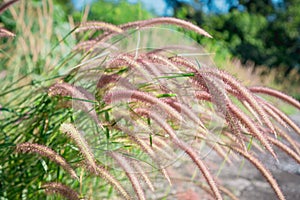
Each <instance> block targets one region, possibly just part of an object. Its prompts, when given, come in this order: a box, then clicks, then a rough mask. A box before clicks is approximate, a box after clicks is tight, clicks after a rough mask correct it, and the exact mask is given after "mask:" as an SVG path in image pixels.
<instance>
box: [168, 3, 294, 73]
mask: <svg viewBox="0 0 300 200" xmlns="http://www.w3.org/2000/svg"><path fill="white" fill-rule="evenodd" d="M195 2H198V4H197V6H195ZM201 2H202V3H199V1H190V2H187V1H179V0H176V1H172V0H166V3H167V4H168V5H169V6H171V7H172V8H173V10H174V16H176V17H179V18H184V19H189V20H192V21H194V22H195V23H197V24H198V25H199V26H201V27H205V28H206V29H207V30H209V32H210V33H211V34H212V35H213V36H214V38H216V39H217V40H219V41H220V40H221V41H225V46H226V47H228V49H229V50H230V52H231V53H232V54H233V56H236V57H239V58H240V59H241V60H242V61H243V62H247V61H249V60H251V61H253V62H255V63H256V65H266V66H269V67H270V68H275V67H281V68H282V67H283V68H284V69H286V70H285V73H286V74H288V73H289V72H290V71H291V70H292V69H297V70H298V71H300V56H299V55H300V12H299V10H300V0H282V1H272V0H239V1H232V0H229V1H226V4H225V5H224V6H223V7H224V9H223V10H220V8H218V7H217V6H216V5H217V0H206V1H201ZM223 7H222V8H223Z"/></svg>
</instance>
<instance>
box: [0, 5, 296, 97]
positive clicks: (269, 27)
mask: <svg viewBox="0 0 300 200" xmlns="http://www.w3.org/2000/svg"><path fill="white" fill-rule="evenodd" d="M39 2H40V1H35V3H36V4H38V3H39ZM54 5H55V6H54V7H55V12H54V13H53V14H52V15H53V20H54V21H55V28H56V29H57V30H61V28H60V27H59V26H66V25H63V24H66V23H67V22H68V21H69V20H70V16H72V20H74V21H75V22H74V23H75V24H76V23H78V22H80V21H86V20H99V21H106V22H110V23H114V24H121V23H125V22H129V21H134V20H139V19H149V18H152V17H155V16H174V17H177V18H181V19H186V20H189V21H192V22H193V23H195V24H197V25H199V26H200V27H202V28H204V29H205V30H207V31H208V32H209V33H211V35H213V37H214V39H212V40H211V39H207V38H202V37H199V36H197V35H195V34H192V33H191V35H190V36H191V37H192V38H194V39H195V40H197V41H199V43H201V44H202V45H204V46H206V49H207V51H209V52H211V53H214V55H215V56H214V59H215V63H216V64H217V65H218V66H219V67H221V68H226V69H228V70H229V71H232V73H236V71H237V70H241V71H244V69H243V68H245V67H248V69H246V71H247V73H246V75H245V77H242V78H241V79H242V80H247V76H248V75H249V73H248V72H249V71H251V72H252V73H254V74H255V77H256V78H255V80H256V81H257V79H260V80H261V81H262V82H263V83H264V84H268V85H269V86H271V87H275V88H277V89H280V90H286V91H287V92H288V93H289V94H291V95H293V96H294V97H296V98H297V99H300V89H299V88H300V87H299V85H300V84H299V83H300V78H299V73H300V56H299V55H300V12H298V11H299V10H300V0H251V1H250V0H220V1H219V0H201V1H199V0H159V1H156V2H155V3H153V1H150V0H127V1H126V0H54ZM85 12H86V13H85ZM0 23H1V24H3V25H5V26H6V27H7V28H9V29H10V30H13V31H14V30H15V31H18V28H22V27H21V26H19V25H18V24H17V20H16V19H15V18H13V17H12V16H11V14H10V12H9V11H7V12H6V13H4V14H2V15H1V16H0ZM3 25H2V26H3ZM42 41H43V40H42ZM43 42H45V41H43ZM51 42H52V43H53V44H54V43H55V41H54V40H52V41H51ZM2 46H3V43H2ZM50 46H51V45H50ZM5 48H6V47H3V48H1V50H2V51H5ZM1 57H3V55H2V56H1ZM1 59H2V58H1ZM19 59H21V58H20V57H19ZM228 60H230V61H234V62H233V63H230V62H228ZM236 61H238V62H236ZM1 62H2V63H3V61H1ZM237 63H238V64H237ZM231 65H232V66H233V67H231ZM1 68H3V65H2V66H1ZM231 68H233V69H231ZM257 77H259V78H257ZM244 78H245V79H244ZM248 79H249V80H250V79H252V78H248ZM259 83H260V82H258V83H256V84H259ZM254 84H255V83H254Z"/></svg>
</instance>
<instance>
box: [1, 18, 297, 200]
mask: <svg viewBox="0 0 300 200" xmlns="http://www.w3.org/2000/svg"><path fill="white" fill-rule="evenodd" d="M161 26H163V27H161ZM174 26H177V27H181V28H183V29H185V30H188V31H194V32H196V33H198V34H200V35H202V36H203V37H212V36H211V35H210V34H209V33H207V32H206V31H205V30H203V29H201V28H200V27H197V26H195V25H193V24H192V23H190V22H187V21H183V20H179V19H175V18H153V19H149V20H141V21H136V22H130V23H126V24H121V25H113V24H110V23H106V22H95V21H93V22H84V23H82V24H78V25H76V27H75V29H74V30H70V34H69V35H70V37H71V32H72V31H74V33H76V38H77V39H78V40H79V42H78V44H77V45H74V46H73V51H72V52H70V55H73V58H74V59H75V60H72V61H71V59H69V58H70V57H68V56H67V57H65V60H64V62H63V63H64V65H65V66H66V69H65V71H64V72H63V73H62V72H61V73H58V72H57V71H55V69H56V68H54V70H50V71H49V75H48V76H47V75H45V76H44V77H48V79H47V78H46V79H45V80H44V81H43V83H42V84H40V85H34V87H30V89H31V90H30V92H31V95H28V96H26V100H24V103H22V104H20V105H19V106H12V105H10V104H9V103H6V104H4V105H3V106H2V107H1V111H2V112H5V114H4V115H3V116H1V124H0V125H1V130H2V132H3V136H4V137H3V136H1V137H2V138H1V144H0V148H1V160H3V161H4V162H2V163H1V165H0V177H1V193H0V196H1V198H3V199H11V198H23V199H40V198H46V197H47V198H49V199H50V198H51V196H52V195H57V196H56V197H55V198H58V196H59V197H65V198H67V199H163V198H168V197H169V196H171V197H172V195H174V193H175V195H176V193H180V192H181V191H180V188H177V187H176V184H177V180H178V179H179V178H180V179H182V180H192V181H191V182H192V185H193V187H195V190H196V191H197V193H198V194H199V195H203V196H204V195H208V198H212V199H225V198H232V199H236V197H235V196H234V194H233V193H232V192H230V191H229V190H228V189H226V188H224V187H223V186H222V180H218V178H217V177H216V174H215V171H216V170H218V169H219V165H220V163H214V162H209V161H207V159H206V157H207V156H210V155H212V153H211V152H215V153H216V154H217V155H218V156H219V157H220V158H221V159H222V160H224V163H226V164H225V167H229V168H230V167H231V165H233V164H234V161H235V160H241V159H242V158H243V159H245V160H248V161H249V162H250V163H251V164H252V165H253V167H254V168H256V169H257V170H258V171H259V172H260V173H261V174H262V176H263V177H264V178H265V180H266V181H267V182H268V183H269V185H270V188H272V190H273V191H274V193H275V194H276V195H277V197H278V199H285V195H284V194H283V192H282V190H281V188H280V186H279V185H278V183H277V181H276V179H275V178H274V177H273V175H272V174H271V172H270V171H269V170H268V169H267V167H266V166H265V165H264V162H263V161H261V160H259V159H258V157H257V155H256V154H255V151H256V150H260V151H263V152H265V153H266V154H269V155H270V156H272V157H273V159H274V160H278V157H277V152H278V151H283V152H285V153H286V154H287V155H288V156H290V157H291V158H292V159H294V160H295V161H296V162H297V163H299V162H300V155H299V149H300V147H299V143H297V142H295V141H294V140H293V139H291V138H292V136H293V137H299V134H300V127H299V126H298V125H296V124H295V123H294V122H293V121H292V120H291V119H290V118H289V117H288V116H287V115H286V114H285V113H284V112H283V111H281V110H280V109H278V108H277V107H276V106H274V105H273V103H272V99H275V100H281V101H283V102H285V103H286V104H290V105H291V106H293V107H295V109H300V103H299V102H298V101H296V100H295V99H293V98H292V97H290V96H288V95H286V94H284V93H282V92H279V91H276V90H273V89H270V88H266V87H250V86H244V85H243V84H242V83H241V82H240V81H239V80H237V79H236V78H235V77H234V76H232V75H231V74H229V73H228V72H226V71H225V70H220V69H218V68H215V67H214V66H213V63H212V62H211V61H210V60H209V59H208V58H207V57H206V56H205V55H206V54H205V53H204V52H203V50H202V49H201V48H200V47H199V46H198V45H197V44H196V43H195V42H193V41H192V40H190V39H187V38H186V37H184V34H183V33H178V32H176V31H174V30H172V29H167V28H165V27H174ZM63 41H65V40H63ZM38 57H39V56H38ZM76 58H78V59H77V60H76ZM49 62H50V63H51V59H50V61H49ZM68 62H69V64H66V63H68ZM73 62H76V64H74V65H72V63H73ZM58 63H60V62H58ZM70 64H71V66H70ZM43 65H44V66H45V67H46V65H45V63H44V64H43ZM33 66H34V65H33ZM51 66H52V65H50V68H48V67H46V69H45V70H46V71H47V69H52V68H51ZM58 66H60V65H58ZM68 66H69V69H68V68H67V67H68ZM55 73H56V75H57V76H56V77H55V76H54V75H55ZM53 76H54V77H55V78H51V77H53ZM13 92H14V91H11V92H9V94H11V95H13ZM4 93H5V91H4ZM5 95H6V94H3V96H5ZM16 98H17V97H16ZM20 98H21V97H20ZM19 101H22V100H19ZM289 129H290V130H293V131H294V133H296V134H294V133H292V132H289V131H286V130H289ZM293 134H294V135H293ZM2 139H3V140H2ZM2 141H3V142H2ZM276 147H278V148H276ZM278 162H280V160H278ZM191 169H192V170H191ZM187 182H188V181H187Z"/></svg>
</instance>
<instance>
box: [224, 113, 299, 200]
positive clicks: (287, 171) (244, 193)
mask: <svg viewBox="0 0 300 200" xmlns="http://www.w3.org/2000/svg"><path fill="white" fill-rule="evenodd" d="M291 118H292V119H293V120H294V121H295V122H296V123H297V124H299V125H300V113H299V114H297V115H292V116H291ZM296 138H298V139H297V141H298V142H300V139H299V135H298V136H296V137H295V139H296ZM277 152H278V159H279V162H277V161H275V160H274V159H273V158H272V157H271V156H270V155H266V154H261V153H260V154H258V155H259V158H260V160H261V161H263V163H264V164H265V166H266V167H268V168H269V169H270V171H271V173H272V174H273V176H274V178H275V179H276V180H277V181H278V184H279V186H280V187H281V189H282V191H283V193H284V195H285V197H286V199H287V200H298V199H300V165H299V164H297V163H296V162H295V161H294V160H292V159H291V158H289V157H288V156H287V155H286V154H285V153H283V152H281V151H277ZM239 170H240V173H236V172H239ZM238 174H240V175H238ZM219 178H220V180H222V183H223V184H224V185H225V186H226V187H228V188H230V189H231V190H232V191H233V192H234V193H235V194H236V195H237V196H238V197H239V198H240V199H241V200H273V199H277V198H276V196H275V194H274V192H273V190H272V189H271V188H270V186H269V184H268V183H267V182H266V180H265V179H264V178H263V177H262V176H261V174H260V173H259V171H258V170H256V169H255V168H254V167H253V166H252V165H251V164H250V163H245V165H244V166H242V167H241V169H239V167H236V166H234V167H233V168H230V169H228V168H226V169H224V171H223V172H222V175H221V176H220V177H219Z"/></svg>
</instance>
